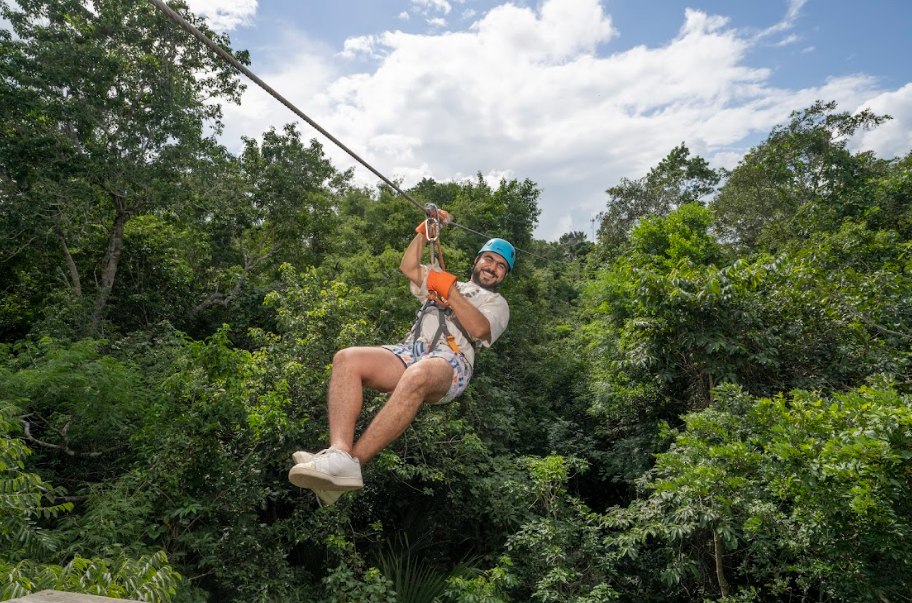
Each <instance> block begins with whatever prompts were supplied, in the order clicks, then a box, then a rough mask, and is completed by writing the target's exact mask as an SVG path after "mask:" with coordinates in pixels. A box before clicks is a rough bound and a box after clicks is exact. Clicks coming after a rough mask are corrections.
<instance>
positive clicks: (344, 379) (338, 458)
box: [288, 347, 405, 504]
mask: <svg viewBox="0 0 912 603" xmlns="http://www.w3.org/2000/svg"><path fill="white" fill-rule="evenodd" d="M404 372H405V365H404V364H403V363H402V361H401V360H399V358H398V357H397V356H396V355H395V354H393V353H392V352H390V351H389V350H385V349H383V348H379V347H370V348H368V347H355V348H346V349H344V350H340V351H338V352H336V355H335V357H333V369H332V377H331V378H330V382H329V395H328V396H327V397H328V400H327V406H328V410H329V442H330V447H329V448H328V449H326V450H323V451H322V452H319V453H317V454H310V453H305V452H303V451H299V452H298V453H295V454H296V455H297V456H296V457H295V463H296V464H295V466H294V467H292V468H291V470H290V471H289V472H288V480H289V481H290V482H291V483H292V484H294V485H296V486H298V487H299V488H310V489H311V490H313V491H314V492H315V493H316V494H317V496H318V497H319V498H320V500H321V501H323V502H324V503H326V504H332V503H333V502H335V499H336V498H338V496H337V495H336V494H334V493H335V492H336V491H341V490H357V489H360V488H362V487H363V485H364V483H363V482H362V480H361V464H360V463H359V462H358V459H357V458H352V456H351V452H352V444H353V442H352V440H353V439H354V433H355V423H356V422H357V420H358V415H359V414H361V407H362V405H363V398H364V393H363V389H364V387H365V386H367V387H370V388H372V389H377V390H380V391H392V390H393V389H394V388H395V387H396V384H397V383H398V381H399V379H400V377H401V376H402V374H403V373H404ZM293 456H295V455H293Z"/></svg>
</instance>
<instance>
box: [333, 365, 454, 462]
mask: <svg viewBox="0 0 912 603" xmlns="http://www.w3.org/2000/svg"><path fill="white" fill-rule="evenodd" d="M384 351H385V350H384ZM387 353H388V352H387ZM389 355H390V356H393V354H389ZM397 362H398V360H397ZM452 382H453V367H452V366H451V365H450V363H449V362H448V361H446V360H444V359H443V358H424V359H422V360H419V361H418V362H416V363H415V364H413V365H412V366H410V367H408V368H407V369H405V371H404V372H403V373H402V375H401V378H400V379H399V383H398V384H397V385H396V387H395V389H394V390H393V393H392V395H390V397H389V400H387V402H386V404H384V405H383V408H381V409H380V411H379V412H378V413H377V414H376V416H374V419H373V420H372V421H371V422H370V425H368V426H367V429H366V430H364V433H363V434H362V435H361V437H360V438H359V439H358V441H357V442H355V445H354V447H353V448H352V450H351V455H352V456H353V457H355V458H356V459H358V460H359V461H360V462H361V463H367V462H368V461H370V460H371V459H373V458H374V457H375V456H377V454H378V453H379V452H380V451H381V450H383V449H384V448H386V447H387V446H388V445H389V444H390V443H391V442H392V441H393V440H395V439H396V438H398V437H399V436H400V435H402V433H403V432H404V431H405V430H406V428H408V426H409V425H411V423H412V421H413V420H414V419H415V415H417V414H418V409H420V408H421V405H422V404H423V403H424V402H436V401H437V400H439V399H440V398H442V397H443V396H444V395H446V393H447V391H448V390H449V389H450V385H451V384H452Z"/></svg>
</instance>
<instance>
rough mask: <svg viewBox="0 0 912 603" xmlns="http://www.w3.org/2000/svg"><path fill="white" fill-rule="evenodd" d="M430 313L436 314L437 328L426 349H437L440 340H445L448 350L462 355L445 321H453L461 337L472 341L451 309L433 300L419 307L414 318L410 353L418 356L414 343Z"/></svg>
mask: <svg viewBox="0 0 912 603" xmlns="http://www.w3.org/2000/svg"><path fill="white" fill-rule="evenodd" d="M431 313H436V314H437V321H438V326H437V332H436V333H434V336H433V337H432V338H431V341H429V342H428V349H429V350H433V349H434V348H436V347H437V343H438V342H439V341H440V339H441V338H445V339H446V342H447V345H449V346H450V349H451V350H453V352H454V353H456V354H462V350H460V349H459V346H458V345H457V344H456V338H455V337H454V336H453V334H452V333H450V329H449V327H448V326H447V319H449V320H451V321H453V324H454V325H455V326H456V328H457V329H459V331H460V332H461V333H462V334H463V336H464V337H465V338H466V340H468V341H472V338H471V337H470V336H469V333H468V331H466V330H465V328H463V326H462V325H461V324H459V320H458V319H457V318H456V315H455V314H454V313H453V310H452V308H448V307H446V306H442V305H440V304H439V303H438V302H437V301H435V300H433V299H429V300H427V301H426V302H424V305H423V306H421V308H420V309H419V310H418V314H417V315H416V317H415V324H414V326H413V327H412V332H411V342H410V343H411V345H412V353H414V354H415V355H416V356H417V355H419V354H418V350H417V349H416V343H417V341H418V338H419V336H420V335H421V325H422V324H424V319H425V318H427V316H428V315H429V314H431Z"/></svg>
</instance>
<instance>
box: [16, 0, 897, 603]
mask: <svg viewBox="0 0 912 603" xmlns="http://www.w3.org/2000/svg"><path fill="white" fill-rule="evenodd" d="M0 6H2V16H3V17H4V18H5V19H8V20H9V21H10V22H11V23H12V27H13V29H14V31H0V70H2V78H0V105H2V107H0V129H2V136H0V274H2V283H0V342H2V343H0V598H4V599H6V598H11V597H15V596H19V595H22V594H25V593H27V592H32V591H36V590H40V589H43V588H57V589H62V590H74V591H84V592H91V593H97V594H106V595H109V596H120V597H129V598H136V599H143V600H149V601H207V600H208V601H245V602H250V601H290V602H291V601H294V602H296V601H311V602H314V603H317V602H320V603H330V602H347V601H377V602H381V601H383V602H385V601H424V602H427V601H440V602H441V603H442V602H460V603H469V602H487V603H494V602H509V601H517V602H518V601H539V602H568V601H570V602H575V603H595V602H606V601H669V600H683V601H703V600H716V601H732V602H734V601H739V602H748V601H783V600H795V601H797V600H814V601H872V602H874V601H876V602H886V601H890V602H897V601H909V600H910V595H909V592H910V590H909V586H910V584H912V461H910V459H912V406H910V402H912V397H910V396H912V354H910V349H912V279H910V273H912V154H910V155H907V156H906V157H904V158H899V159H893V160H884V159H880V158H877V157H875V156H873V155H871V154H869V153H853V152H851V151H850V150H848V147H847V141H848V140H849V139H850V137H851V135H852V134H853V133H854V132H856V131H859V130H861V129H865V128H876V127H877V126H878V125H879V124H880V123H881V122H882V121H883V120H884V119H886V116H877V115H873V114H870V113H868V112H865V111H862V112H860V113H857V114H854V115H851V114H848V113H843V112H839V111H838V109H837V107H836V106H835V104H833V103H826V102H819V103H816V104H814V105H812V106H810V107H807V108H803V109H800V110H797V111H796V112H795V113H794V114H793V115H792V117H791V119H790V120H789V121H788V122H787V123H785V124H783V125H781V126H778V127H776V128H775V129H774V130H773V131H772V132H771V133H770V134H769V136H768V137H767V138H766V140H764V141H763V142H762V143H760V144H759V145H757V146H756V147H755V148H753V149H752V150H751V151H750V152H749V153H748V154H747V155H746V156H745V157H744V158H743V160H742V161H741V162H740V163H739V164H738V166H737V167H736V168H735V169H733V170H731V171H730V172H722V171H718V170H714V169H711V168H710V167H709V165H708V164H707V162H706V161H705V160H703V159H702V158H700V157H695V156H692V155H691V153H690V151H689V149H688V148H687V146H686V144H681V145H680V146H678V147H677V148H674V149H671V150H670V151H669V153H668V155H667V156H666V157H665V159H663V160H662V161H661V162H660V163H659V164H658V165H657V166H656V167H655V168H653V169H652V170H650V172H649V173H648V174H647V175H646V176H645V177H642V178H640V179H636V180H628V179H625V180H623V181H621V182H620V183H618V184H617V185H616V186H613V187H611V188H609V189H608V190H607V205H606V209H605V211H604V212H603V213H602V214H601V216H600V219H601V223H600V228H599V231H598V237H597V241H595V242H590V241H588V240H587V239H586V237H585V235H584V234H583V233H579V232H573V233H567V234H566V235H564V236H563V237H561V239H560V240H559V241H557V242H543V241H539V240H535V239H534V238H533V235H532V233H533V230H534V228H535V226H536V223H537V216H538V208H537V201H538V195H539V191H538V188H537V186H536V184H535V183H534V182H533V181H531V180H523V181H519V180H511V181H506V180H505V181H502V182H500V183H499V184H498V185H497V186H496V187H491V186H488V185H487V184H485V182H484V181H483V180H482V179H481V178H480V177H479V178H478V179H477V180H476V181H472V182H462V183H439V182H434V181H432V180H425V181H422V182H421V183H419V184H418V185H417V186H415V187H414V188H413V189H411V190H410V194H412V195H414V196H415V197H416V198H419V199H422V200H423V201H427V202H433V203H436V204H438V205H439V206H441V207H443V208H445V209H447V210H448V211H451V212H452V213H453V214H454V215H455V216H456V217H457V219H458V221H459V222H460V223H461V224H463V225H465V226H467V227H469V228H472V229H473V230H477V231H480V232H484V233H490V234H492V235H498V236H503V237H505V238H507V239H510V240H511V241H513V242H514V243H515V244H516V245H517V246H518V247H519V248H521V249H522V250H524V252H523V253H521V254H520V256H519V261H518V264H517V270H516V271H515V272H514V273H513V274H512V275H511V276H510V277H509V278H508V279H507V281H506V283H505V285H504V287H503V293H504V294H505V296H506V297H507V298H508V300H509V301H510V304H511V310H512V321H511V325H510V328H509V329H508V332H507V334H506V335H505V336H504V337H503V338H502V339H501V340H500V341H499V342H498V343H497V345H496V346H495V347H494V348H493V349H491V350H488V351H485V352H484V353H482V354H481V355H480V356H479V360H478V367H477V376H476V378H475V379H474V381H473V384H472V385H471V386H470V388H469V390H468V392H467V393H466V394H465V395H464V396H463V397H462V398H460V399H459V400H457V401H456V402H455V403H453V404H451V405H448V406H446V407H443V408H439V407H435V408H428V409H425V410H423V411H422V413H421V414H420V415H419V417H418V419H417V421H416V423H415V424H414V425H413V426H412V427H411V428H410V429H409V430H408V431H407V432H406V433H405V435H404V436H403V437H402V438H401V439H400V440H398V441H397V442H395V443H394V445H393V446H391V447H390V448H389V449H388V450H387V451H385V452H384V453H383V454H382V455H381V456H380V457H379V459H378V460H377V461H376V462H374V463H372V464H371V465H369V466H368V467H366V470H365V483H366V487H365V489H364V491H363V492H360V493H358V494H355V495H347V496H344V497H343V498H342V499H341V500H340V501H339V503H338V504H337V505H335V506H332V507H320V506H319V505H318V503H317V500H316V498H315V497H314V496H313V495H312V494H311V493H309V492H307V491H300V490H298V489H296V488H293V487H292V486H290V485H289V484H288V482H287V481H286V474H287V470H288V468H289V466H290V454H291V453H292V452H293V451H295V450H297V449H299V448H304V449H310V450H315V449H319V448H322V447H323V446H324V445H325V442H326V417H325V390H326V384H327V379H328V375H329V365H330V362H331V359H332V355H333V353H334V352H335V350H337V349H339V348H340V347H342V346H346V345H349V344H377V343H382V342H388V341H394V340H397V339H399V338H400V337H401V335H402V334H403V333H404V332H405V330H406V329H407V327H408V325H409V323H410V320H411V318H412V316H413V314H414V311H415V309H416V308H415V302H414V300H413V298H411V296H410V294H409V293H408V290H407V287H406V286H405V281H404V278H403V277H402V276H401V274H399V272H398V262H399V259H400V254H401V251H402V250H403V249H404V247H405V245H406V244H407V242H408V240H409V239H410V237H411V235H412V228H413V226H414V224H415V223H416V222H417V221H418V219H420V214H419V213H418V212H417V210H416V209H415V207H414V206H412V205H411V204H409V203H408V202H407V201H405V200H403V199H401V198H399V197H398V196H397V195H395V194H393V193H392V192H391V191H390V190H387V189H386V188H385V187H379V188H377V189H376V190H370V189H365V188H361V187H358V186H355V185H354V184H353V183H352V175H351V174H350V173H348V172H344V171H339V170H338V169H336V168H335V167H334V166H333V165H332V164H331V162H330V161H328V160H327V158H326V156H325V155H324V151H323V148H322V147H321V145H320V144H319V143H318V142H317V141H315V140H311V141H307V140H305V138H304V136H303V135H302V133H301V132H300V131H299V130H297V129H296V128H295V127H292V126H286V127H284V128H282V129H274V130H270V131H268V132H265V133H262V135H260V136H259V137H258V138H256V139H254V138H250V139H248V140H246V142H245V147H244V150H243V152H242V153H240V154H239V155H234V154H232V153H230V152H228V151H227V150H226V149H225V148H223V147H222V146H220V144H219V143H218V142H217V141H216V138H215V135H216V134H217V133H218V129H219V116H220V106H219V104H218V103H219V102H233V101H236V100H237V98H238V95H239V93H240V91H241V82H240V81H239V79H238V78H237V77H236V76H235V75H234V74H232V73H231V72H230V71H229V70H228V69H227V68H226V67H225V66H224V65H223V64H220V63H219V61H217V60H216V59H214V58H213V57H211V56H209V55H208V54H207V53H206V52H204V51H203V50H202V49H201V48H200V46H199V44H198V43H197V42H195V41H194V40H193V39H191V38H189V36H187V35H185V34H183V33H182V32H181V31H180V30H178V29H177V28H175V27H174V26H173V25H172V24H170V23H169V22H168V21H167V20H166V19H165V18H164V17H163V16H162V15H160V14H158V13H156V11H155V9H154V7H152V5H151V4H149V3H147V2H141V1H139V0H93V2H91V8H92V10H88V9H87V8H86V5H85V4H84V3H83V2H82V0H17V2H16V3H13V2H10V1H8V0H2V1H0ZM185 14H187V17H188V18H189V19H190V20H193V19H192V17H191V16H190V15H189V14H188V13H186V11H185ZM197 24H198V25H199V26H200V27H203V28H205V24H204V23H197ZM210 33H211V32H210ZM220 42H221V43H222V44H224V45H225V47H226V48H228V40H227V39H224V38H222V39H220ZM236 56H238V57H239V59H240V60H245V56H244V54H243V53H236ZM252 134H254V135H256V134H259V133H252ZM610 184H611V183H606V185H610ZM444 239H445V245H446V251H447V257H448V265H449V267H450V268H451V269H452V270H453V271H455V272H458V273H460V274H463V275H464V274H466V272H467V270H468V269H469V266H470V261H471V259H472V257H474V251H475V250H476V249H477V247H478V246H479V245H480V243H482V242H483V240H480V239H479V237H477V236H476V235H474V234H472V233H470V232H468V231H465V230H456V229H448V230H447V231H446V232H445V233H444ZM367 400H368V403H367V405H366V406H367V407H368V409H367V410H368V411H373V410H375V409H376V408H377V407H378V406H379V405H380V404H382V403H383V398H382V396H379V395H372V396H369V397H368V398H367Z"/></svg>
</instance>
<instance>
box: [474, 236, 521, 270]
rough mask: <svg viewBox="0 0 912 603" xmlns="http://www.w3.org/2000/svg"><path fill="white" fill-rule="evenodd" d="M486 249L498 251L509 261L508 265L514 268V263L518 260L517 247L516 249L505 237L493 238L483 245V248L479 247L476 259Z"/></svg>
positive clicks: (511, 268)
mask: <svg viewBox="0 0 912 603" xmlns="http://www.w3.org/2000/svg"><path fill="white" fill-rule="evenodd" d="M485 251H490V252H492V253H496V254H497V255H499V256H500V257H502V258H503V259H505V260H506V261H507V265H508V266H509V267H510V270H513V263H514V262H515V261H516V249H514V248H513V246H512V245H510V243H508V242H507V241H505V240H504V239H491V240H490V241H488V242H487V243H485V244H484V245H482V246H481V249H479V250H478V253H477V254H475V259H478V256H480V255H481V254H483V253H484V252H485Z"/></svg>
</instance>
